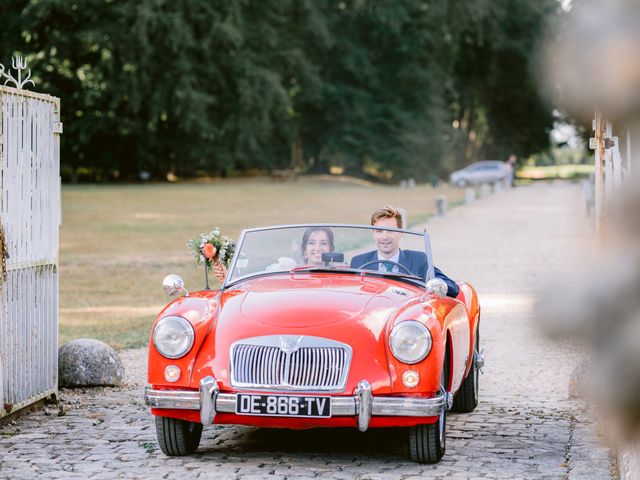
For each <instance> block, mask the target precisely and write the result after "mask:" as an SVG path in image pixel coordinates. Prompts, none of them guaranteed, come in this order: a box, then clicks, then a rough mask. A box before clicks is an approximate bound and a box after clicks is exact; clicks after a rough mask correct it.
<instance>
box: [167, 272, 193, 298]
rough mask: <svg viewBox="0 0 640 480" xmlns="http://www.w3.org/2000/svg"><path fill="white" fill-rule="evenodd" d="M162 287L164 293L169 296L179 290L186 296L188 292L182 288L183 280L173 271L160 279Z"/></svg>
mask: <svg viewBox="0 0 640 480" xmlns="http://www.w3.org/2000/svg"><path fill="white" fill-rule="evenodd" d="M162 289H163V290H164V293H166V294H167V295H169V296H170V297H172V296H173V295H175V294H176V293H179V292H184V293H185V295H186V296H189V292H188V291H187V289H186V288H184V280H182V277H181V276H180V275H176V274H174V273H172V274H171V275H167V276H166V277H164V280H163V281H162Z"/></svg>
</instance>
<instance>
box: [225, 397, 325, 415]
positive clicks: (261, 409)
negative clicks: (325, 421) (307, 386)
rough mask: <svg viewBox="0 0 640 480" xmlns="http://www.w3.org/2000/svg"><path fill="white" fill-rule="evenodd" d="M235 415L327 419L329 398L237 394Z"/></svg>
mask: <svg viewBox="0 0 640 480" xmlns="http://www.w3.org/2000/svg"><path fill="white" fill-rule="evenodd" d="M236 413H237V414H239V415H268V416H276V417H317V418H328V417H330V416H331V397H302V396H300V397H299V396H294V395H252V394H246V393H239V394H238V395H237V397H236Z"/></svg>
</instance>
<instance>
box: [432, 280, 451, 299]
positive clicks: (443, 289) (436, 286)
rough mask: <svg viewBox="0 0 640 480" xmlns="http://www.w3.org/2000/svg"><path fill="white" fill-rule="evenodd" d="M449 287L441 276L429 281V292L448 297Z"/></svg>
mask: <svg viewBox="0 0 640 480" xmlns="http://www.w3.org/2000/svg"><path fill="white" fill-rule="evenodd" d="M448 290H449V287H447V284H446V282H445V281H444V280H442V279H441V278H432V279H431V280H429V281H428V282H427V293H431V294H433V295H436V296H438V297H446V296H447V291H448Z"/></svg>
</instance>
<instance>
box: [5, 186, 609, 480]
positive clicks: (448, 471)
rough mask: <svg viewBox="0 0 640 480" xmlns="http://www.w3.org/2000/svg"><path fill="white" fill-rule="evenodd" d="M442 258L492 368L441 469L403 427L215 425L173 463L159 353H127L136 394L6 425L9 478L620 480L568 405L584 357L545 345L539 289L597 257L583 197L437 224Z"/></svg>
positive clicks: (582, 416)
mask: <svg viewBox="0 0 640 480" xmlns="http://www.w3.org/2000/svg"><path fill="white" fill-rule="evenodd" d="M427 228H428V229H429V231H430V232H431V234H432V241H433V245H434V258H435V261H436V265H438V266H439V267H440V268H441V269H442V270H443V271H445V272H446V273H447V274H448V275H449V276H451V277H453V278H456V279H461V280H466V281H468V282H469V283H471V284H472V285H474V286H475V287H476V288H477V290H478V293H479V296H480V303H481V306H482V321H481V338H482V342H483V348H484V349H485V353H486V358H487V363H486V367H485V371H484V373H485V374H484V375H483V376H482V377H481V404H480V405H479V407H478V408H477V410H476V411H475V412H474V413H472V414H467V415H454V414H452V415H450V417H449V421H448V425H447V427H448V437H447V453H446V455H445V456H444V458H443V459H442V461H441V462H440V463H439V464H437V465H430V466H425V465H417V464H414V463H411V462H409V461H407V460H406V459H405V455H404V451H403V449H404V447H403V446H404V436H403V432H402V431H397V430H372V431H369V432H366V433H364V434H362V433H359V432H357V431H354V430H348V429H339V430H337V429H336V430H333V429H331V430H310V431H286V430H271V429H256V428H249V427H236V426H224V425H223V426H213V427H210V428H208V429H205V432H204V434H203V439H202V442H201V444H200V448H199V450H198V452H197V453H196V454H195V455H193V456H191V457H187V458H167V457H165V456H164V455H163V454H162V452H160V450H159V448H158V446H157V443H156V439H155V428H154V425H153V419H152V416H151V415H150V414H149V412H148V409H147V408H146V407H145V406H144V405H143V401H142V388H143V386H144V382H145V376H146V365H145V361H146V349H137V350H129V351H125V352H121V355H122V358H123V361H124V363H125V365H126V368H127V382H128V386H127V387H124V388H118V389H114V388H104V389H93V390H62V391H61V392H60V396H61V398H62V402H63V405H64V415H62V416H58V411H57V410H56V409H55V408H51V407H48V408H46V409H45V410H43V411H39V412H36V413H33V414H29V415H27V416H24V417H22V418H20V419H18V420H17V421H15V422H13V423H12V424H9V425H5V426H4V427H3V428H1V429H0V451H2V456H1V457H0V478H11V479H14V478H25V479H27V478H34V477H37V478H65V479H66V478H96V479H98V478H105V479H112V478H180V479H181V480H186V479H190V478H216V479H222V478H225V479H226V478H243V479H250V478H269V479H284V478H291V479H297V480H300V479H304V478H337V479H352V478H359V479H402V480H408V479H417V478H437V479H440V478H443V479H444V478H447V479H450V478H458V479H463V478H504V479H514V478H526V479H532V478H554V479H556V478H571V479H573V478H576V479H578V478H590V479H601V478H602V479H608V478H615V476H613V475H612V474H611V471H612V465H611V463H610V461H609V456H608V451H607V450H606V449H604V448H602V447H600V446H599V442H598V438H597V436H596V433H595V431H594V428H593V425H592V424H591V423H590V422H589V421H588V415H587V414H586V412H585V410H584V408H583V406H582V405H581V404H580V403H578V402H575V401H572V400H569V399H568V398H567V386H568V379H569V375H570V373H571V371H572V370H573V368H574V366H575V365H576V364H577V363H578V362H579V361H580V360H581V359H582V355H581V352H580V349H579V348H578V347H577V346H576V345H573V344H571V343H567V342H564V343H555V342H552V341H550V340H548V339H546V338H544V337H543V336H541V335H540V334H539V333H538V332H537V330H536V328H535V324H534V321H533V313H532V308H533V305H534V302H535V299H536V295H537V292H538V290H539V288H540V287H541V286H543V285H545V284H546V283H547V281H548V279H549V278H553V277H555V276H557V275H558V272H559V271H562V270H565V269H569V270H571V269H575V268H577V267H579V266H580V265H581V264H582V263H583V262H585V261H586V260H587V256H586V253H587V252H589V251H590V239H589V233H588V225H587V223H586V221H585V219H584V214H583V211H582V208H581V205H580V189H579V188H578V187H577V186H574V185H569V184H553V185H552V184H545V185H535V186H531V187H521V188H517V189H513V190H509V191H503V192H499V193H497V194H495V195H492V196H490V197H487V198H484V199H482V200H479V201H477V202H475V203H473V204H471V205H468V206H464V207H460V208H457V209H454V210H453V211H451V212H450V213H449V215H448V216H447V217H446V218H443V219H440V218H438V219H433V220H432V221H430V222H429V223H428V225H427Z"/></svg>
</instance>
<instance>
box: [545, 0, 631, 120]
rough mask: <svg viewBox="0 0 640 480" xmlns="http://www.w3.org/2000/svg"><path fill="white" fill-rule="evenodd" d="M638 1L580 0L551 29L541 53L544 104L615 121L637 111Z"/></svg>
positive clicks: (626, 117) (587, 117)
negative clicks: (602, 114)
mask: <svg viewBox="0 0 640 480" xmlns="http://www.w3.org/2000/svg"><path fill="white" fill-rule="evenodd" d="M639 45H640V2H637V1H636V0H614V1H608V0H583V1H580V2H573V4H572V9H571V11H570V12H567V13H566V14H565V15H564V16H562V18H560V19H559V20H558V21H557V22H556V24H555V25H553V26H552V28H551V29H550V32H549V35H548V38H547V42H546V44H545V46H544V47H543V49H542V52H543V53H542V65H541V68H540V70H539V71H540V72H542V73H543V75H544V78H543V83H544V84H545V85H546V90H547V92H546V93H547V96H548V97H549V100H550V101H551V102H552V103H554V104H556V103H557V102H558V101H559V103H560V104H561V105H562V106H563V107H564V108H565V109H566V110H567V111H568V112H569V113H570V114H572V115H573V116H577V117H579V118H581V119H583V120H586V119H589V118H591V117H592V116H593V110H594V108H599V109H602V110H604V111H606V113H607V115H608V116H609V117H611V118H615V119H617V120H619V121H621V120H623V119H629V118H633V119H637V118H638V116H639V115H638V114H639V112H640V55H638V46H639Z"/></svg>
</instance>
